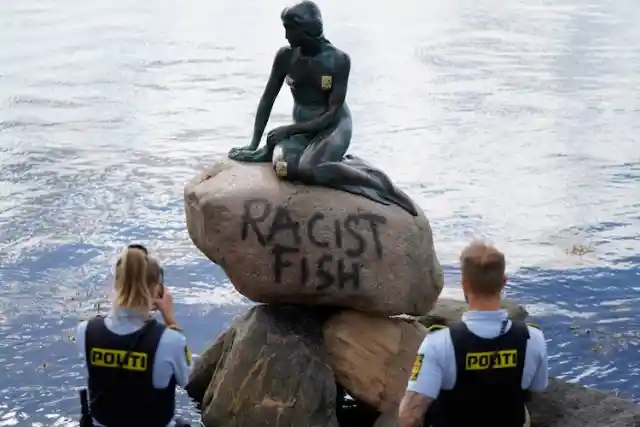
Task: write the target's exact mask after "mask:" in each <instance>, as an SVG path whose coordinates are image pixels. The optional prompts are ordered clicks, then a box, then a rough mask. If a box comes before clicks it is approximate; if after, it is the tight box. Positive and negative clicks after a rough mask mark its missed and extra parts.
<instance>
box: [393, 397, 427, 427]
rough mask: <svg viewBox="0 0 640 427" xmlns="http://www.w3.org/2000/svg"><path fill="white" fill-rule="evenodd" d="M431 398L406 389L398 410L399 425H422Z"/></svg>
mask: <svg viewBox="0 0 640 427" xmlns="http://www.w3.org/2000/svg"><path fill="white" fill-rule="evenodd" d="M431 402H432V399H431V398H429V397H427V396H424V395H421V394H419V393H414V392H411V391H408V392H407V393H406V394H405V396H404V398H403V399H402V401H401V402H400V408H399V411H398V421H399V424H400V427H422V424H423V423H424V415H425V413H426V412H427V410H428V409H429V406H430V405H431Z"/></svg>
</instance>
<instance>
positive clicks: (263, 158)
mask: <svg viewBox="0 0 640 427" xmlns="http://www.w3.org/2000/svg"><path fill="white" fill-rule="evenodd" d="M228 157H229V158H230V159H231V160H237V161H240V162H269V161H271V153H270V151H269V150H268V149H267V147H262V148H260V149H257V150H255V149H253V148H252V147H251V146H250V147H249V148H246V147H236V148H232V149H231V150H229V156H228Z"/></svg>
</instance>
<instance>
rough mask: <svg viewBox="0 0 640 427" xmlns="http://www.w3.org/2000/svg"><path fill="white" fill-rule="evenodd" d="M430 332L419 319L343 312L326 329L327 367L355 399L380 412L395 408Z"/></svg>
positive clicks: (328, 321)
mask: <svg viewBox="0 0 640 427" xmlns="http://www.w3.org/2000/svg"><path fill="white" fill-rule="evenodd" d="M425 334H426V328H425V327H424V326H422V325H420V324H419V323H418V322H417V321H412V320H408V319H390V318H385V317H378V316H373V315H371V314H367V313H363V312H359V311H354V310H343V311H341V312H340V313H338V314H335V315H334V316H332V317H331V318H329V320H327V322H326V323H325V325H324V327H323V335H324V342H325V345H326V347H327V353H328V356H329V364H330V365H331V368H332V369H333V372H334V373H335V376H336V380H337V381H338V383H340V384H341V385H342V386H343V387H344V388H345V389H346V390H347V391H348V393H349V394H350V395H351V396H353V397H354V398H356V399H358V400H361V401H363V402H365V403H366V404H368V405H371V406H373V407H374V408H376V409H377V410H378V411H379V412H386V411H388V410H389V409H390V408H392V407H397V405H398V403H400V399H402V396H403V395H404V391H405V390H406V388H407V381H408V380H409V375H410V373H411V367H412V365H413V361H414V360H415V357H416V352H417V351H418V347H419V346H420V343H421V342H422V339H423V338H424V335H425Z"/></svg>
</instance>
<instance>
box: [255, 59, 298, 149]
mask: <svg viewBox="0 0 640 427" xmlns="http://www.w3.org/2000/svg"><path fill="white" fill-rule="evenodd" d="M290 54H291V49H290V48H289V47H281V48H280V49H279V50H278V52H277V53H276V56H275V58H274V59H273V65H272V66H271V74H270V75H269V80H268V81H267V84H266V86H265V88H264V92H263V93H262V97H261V98H260V102H259V103H258V111H257V112H256V119H255V121H254V124H253V138H251V145H250V147H249V148H250V149H252V150H255V149H256V148H258V146H259V145H260V139H262V135H263V134H264V129H265V128H266V126H267V122H268V121H269V116H271V109H272V108H273V104H274V102H275V101H276V98H277V97H278V94H279V93H280V89H281V88H282V83H283V82H284V79H285V77H286V75H287V69H288V62H289V57H290Z"/></svg>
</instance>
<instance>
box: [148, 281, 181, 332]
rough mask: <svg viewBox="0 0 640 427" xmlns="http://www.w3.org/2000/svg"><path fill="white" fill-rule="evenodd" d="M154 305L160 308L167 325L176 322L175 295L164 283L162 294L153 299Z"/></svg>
mask: <svg viewBox="0 0 640 427" xmlns="http://www.w3.org/2000/svg"><path fill="white" fill-rule="evenodd" d="M153 305H154V306H155V307H156V308H157V309H158V311H159V312H160V314H162V317H163V319H164V323H165V324H167V325H171V324H175V323H176V322H175V318H174V316H173V297H172V296H171V293H170V292H169V288H167V287H166V286H164V285H163V290H162V294H161V295H158V296H157V297H156V298H155V299H154V300H153Z"/></svg>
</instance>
